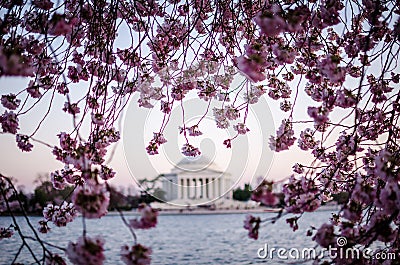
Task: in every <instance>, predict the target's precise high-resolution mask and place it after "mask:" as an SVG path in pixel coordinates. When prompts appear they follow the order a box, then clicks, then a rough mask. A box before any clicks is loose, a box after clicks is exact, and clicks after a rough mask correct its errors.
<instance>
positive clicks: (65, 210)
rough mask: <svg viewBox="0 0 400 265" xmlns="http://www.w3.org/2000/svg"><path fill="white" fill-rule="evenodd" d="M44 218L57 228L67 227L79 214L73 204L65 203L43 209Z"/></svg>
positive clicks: (50, 205)
mask: <svg viewBox="0 0 400 265" xmlns="http://www.w3.org/2000/svg"><path fill="white" fill-rule="evenodd" d="M43 216H44V218H45V220H46V221H51V222H53V223H54V224H55V225H56V226H59V227H60V226H66V225H67V223H70V222H72V221H73V220H74V218H75V217H76V216H77V212H76V210H75V207H74V205H73V204H72V203H67V202H65V201H64V202H63V204H62V205H61V206H58V205H53V204H48V205H47V206H46V207H45V208H44V209H43Z"/></svg>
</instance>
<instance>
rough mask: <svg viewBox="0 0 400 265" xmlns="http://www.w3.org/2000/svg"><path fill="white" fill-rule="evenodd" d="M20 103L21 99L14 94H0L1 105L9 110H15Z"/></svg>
mask: <svg viewBox="0 0 400 265" xmlns="http://www.w3.org/2000/svg"><path fill="white" fill-rule="evenodd" d="M20 103H21V100H20V99H18V98H17V97H16V96H15V95H14V94H9V95H2V96H1V105H3V107H5V108H7V109H9V110H16V109H17V108H18V106H19V104H20Z"/></svg>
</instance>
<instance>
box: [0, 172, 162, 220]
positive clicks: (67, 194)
mask: <svg viewBox="0 0 400 265" xmlns="http://www.w3.org/2000/svg"><path fill="white" fill-rule="evenodd" d="M35 183H36V184H37V185H36V187H35V189H34V191H33V193H25V192H24V191H23V189H22V188H20V189H19V190H18V194H14V195H13V196H12V197H10V200H9V201H10V202H9V207H10V208H11V210H12V211H13V212H14V213H18V212H21V213H22V211H25V212H26V213H29V214H32V215H42V210H43V208H44V207H46V206H47V205H48V204H50V203H51V204H55V205H60V204H61V203H62V202H63V201H67V202H70V201H71V195H72V193H73V191H74V189H75V187H74V186H66V187H65V188H64V189H62V190H57V189H55V188H54V187H53V184H52V183H51V181H50V180H48V177H39V178H38V179H37V180H36V181H35ZM108 191H109V192H110V204H109V207H108V210H109V211H115V210H123V211H129V210H132V209H135V208H138V206H139V204H141V203H146V204H149V203H151V202H154V201H159V200H158V199H157V198H159V197H158V196H156V197H157V198H155V197H153V196H152V195H150V193H149V192H145V191H142V192H140V194H138V195H125V194H123V193H122V192H119V191H117V189H116V188H115V187H114V186H111V185H108ZM156 192H158V193H161V195H162V191H161V190H157V191H156ZM21 206H22V207H23V209H21ZM2 209H4V211H2ZM6 209H7V205H5V204H4V205H0V215H4V214H6V213H7V211H6Z"/></svg>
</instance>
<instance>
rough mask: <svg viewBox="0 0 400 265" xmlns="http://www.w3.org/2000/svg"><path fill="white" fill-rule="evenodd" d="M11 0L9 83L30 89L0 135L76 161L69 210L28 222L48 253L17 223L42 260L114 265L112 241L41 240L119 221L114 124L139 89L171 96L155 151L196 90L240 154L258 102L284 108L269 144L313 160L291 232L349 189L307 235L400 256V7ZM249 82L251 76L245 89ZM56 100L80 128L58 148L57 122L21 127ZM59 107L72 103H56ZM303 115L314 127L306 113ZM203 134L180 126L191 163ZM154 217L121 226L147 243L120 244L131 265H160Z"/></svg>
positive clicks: (70, 171)
mask: <svg viewBox="0 0 400 265" xmlns="http://www.w3.org/2000/svg"><path fill="white" fill-rule="evenodd" d="M0 6H1V12H0V14H1V17H0V36H1V38H0V76H1V78H3V79H7V78H10V77H13V76H14V77H26V78H27V79H29V80H30V81H29V84H28V86H27V87H25V88H22V89H15V91H14V92H13V93H9V94H4V95H2V96H1V104H2V106H3V108H4V112H3V113H2V114H1V116H0V123H1V127H2V131H3V133H8V134H14V135H15V139H16V143H17V146H18V147H19V148H20V149H21V151H22V152H30V151H31V150H32V149H33V148H35V146H34V145H35V144H46V145H47V146H48V147H49V148H50V149H51V152H52V154H53V155H54V158H55V159H56V160H58V161H61V162H62V163H63V164H64V165H65V167H64V168H62V169H60V170H58V171H56V172H53V173H52V174H51V179H52V182H53V185H54V188H56V189H62V188H63V187H65V186H67V185H70V186H71V185H72V186H74V187H75V189H74V192H73V194H72V203H71V204H68V203H63V204H61V205H48V206H47V207H46V208H45V209H44V212H43V216H44V219H43V220H42V221H41V222H40V227H39V229H38V228H37V227H35V226H34V225H33V224H32V225H31V228H32V230H33V231H35V240H36V241H38V242H41V246H42V248H43V250H44V251H43V257H38V256H36V255H35V254H34V253H33V252H32V250H31V249H30V246H29V242H28V241H27V239H26V237H24V235H23V234H22V232H21V231H20V230H18V229H17V230H15V231H17V233H18V234H19V236H20V237H21V238H22V239H23V247H26V248H28V249H29V250H30V251H31V253H32V257H33V259H34V260H35V261H36V262H38V263H42V262H45V261H46V262H47V264H65V260H64V259H65V258H66V257H67V258H68V259H69V260H70V261H71V262H73V263H74V264H103V262H104V259H105V257H104V253H103V250H104V249H103V245H104V240H103V239H102V238H101V237H95V236H89V235H86V232H85V231H84V232H83V235H82V237H80V238H78V239H77V241H76V243H74V242H71V243H70V244H69V245H68V246H61V249H62V250H64V251H65V253H66V255H65V256H66V257H61V256H59V255H56V254H53V252H52V249H51V247H50V246H49V245H46V244H45V243H44V242H43V241H42V240H41V239H40V234H39V233H37V232H36V231H38V232H47V231H48V230H49V227H48V224H49V222H51V223H53V224H54V225H56V226H66V225H67V226H68V223H69V222H71V221H73V220H74V219H75V217H76V216H77V215H78V214H80V215H81V216H82V217H83V218H100V217H102V216H104V215H105V214H106V213H107V206H108V203H109V192H108V184H107V181H108V180H109V179H111V178H114V177H117V174H116V172H114V171H113V169H112V168H110V167H109V166H108V165H107V163H106V161H105V156H106V155H107V152H108V151H109V149H110V146H111V145H112V144H113V143H116V142H117V141H118V140H119V138H120V133H119V129H118V126H117V121H118V119H119V117H120V116H121V115H122V113H123V111H124V109H125V108H126V106H127V102H128V101H129V100H130V99H131V98H133V97H134V96H136V95H138V100H137V104H138V105H139V106H140V107H143V108H153V107H154V106H155V105H156V104H157V103H159V104H160V106H161V109H160V112H161V113H162V114H163V115H164V119H163V121H162V123H161V124H160V127H159V128H160V129H159V131H156V132H154V136H153V138H152V140H151V141H150V142H149V144H148V147H147V148H146V150H147V152H148V154H149V155H157V154H158V150H159V148H160V146H161V145H162V144H164V143H165V142H166V141H168V139H166V138H165V137H164V136H163V131H164V130H165V128H166V126H167V124H168V121H169V117H170V115H171V110H172V108H173V107H174V106H176V105H178V106H181V108H182V112H184V104H183V102H184V101H185V99H186V98H187V97H188V95H197V97H198V98H199V99H201V100H204V101H205V102H209V103H210V102H211V101H216V102H218V103H219V106H220V107H218V108H217V107H216V108H213V109H210V108H206V109H205V110H204V113H208V112H212V113H213V115H214V116H215V121H216V126H217V127H218V128H221V129H226V128H229V127H231V128H233V129H234V130H235V131H236V132H237V135H236V136H235V137H232V138H231V139H222V140H221V141H223V143H224V145H225V146H226V147H227V148H231V146H232V145H234V144H235V142H234V139H236V137H240V135H243V134H246V133H247V132H248V131H249V130H251V128H248V127H247V125H246V120H247V119H246V118H247V114H248V109H249V106H250V105H252V104H257V102H258V100H259V98H260V97H262V96H265V95H267V96H269V97H270V98H272V99H273V100H276V101H278V102H279V105H280V110H281V111H282V112H284V113H286V118H285V119H284V120H282V123H281V125H280V126H279V129H278V130H277V132H276V135H274V136H271V138H270V139H265V141H269V143H270V147H271V149H273V150H274V151H276V152H281V151H285V150H288V149H290V148H291V147H292V146H293V145H295V144H296V143H297V144H298V146H299V148H300V149H301V150H303V151H304V152H308V153H309V154H310V155H311V156H312V157H313V158H314V160H313V161H312V163H310V164H309V165H302V164H296V165H293V171H294V172H293V173H294V175H293V176H292V177H291V178H290V180H289V182H288V183H287V184H286V185H285V186H284V188H283V193H284V195H285V200H284V202H285V203H284V205H282V210H284V211H285V212H286V213H292V214H295V217H291V218H288V219H287V221H288V223H289V224H290V225H291V226H292V227H293V229H296V228H297V220H298V219H299V218H301V216H302V215H303V214H305V213H306V212H312V211H315V210H317V209H318V208H319V207H320V206H321V204H322V203H323V202H326V201H329V200H331V198H332V196H334V195H336V194H340V193H344V194H346V195H347V196H346V198H345V200H343V201H342V202H341V203H340V210H339V212H338V213H337V214H335V215H334V216H333V217H332V219H331V220H327V223H326V224H324V225H323V226H321V227H320V228H316V229H315V230H314V231H311V232H310V233H311V235H313V239H314V240H315V241H316V242H317V243H318V244H319V245H321V246H322V247H325V246H327V245H335V244H337V242H336V239H337V238H338V237H340V236H344V237H346V238H347V240H348V244H347V245H346V246H345V247H352V246H356V245H357V246H360V247H361V248H363V247H368V246H370V245H371V244H372V243H374V242H378V241H380V242H384V243H385V246H386V249H385V250H389V251H393V252H399V248H400V236H399V228H400V184H399V183H400V171H399V168H400V148H399V133H400V132H399V116H400V104H399V101H400V89H399V85H398V84H399V79H400V75H399V68H398V59H399V41H400V22H399V12H400V10H399V6H400V5H399V3H398V1H377V0H362V1H359V0H346V1H344V0H320V1H319V0H309V1H292V0H277V1H272V0H271V1H269V0H258V1H251V0H242V1H224V0H222V1H211V0H191V1H187V0H186V1H183V0H181V1H180V0H165V1H159V0H137V1H125V0H110V1H104V0H96V1H77V0H66V1H54V2H52V1H50V0H33V1H24V0H3V1H0ZM237 76H244V77H245V78H244V81H243V82H240V83H239V84H237V83H235V82H234V79H235V78H236V77H237ZM77 85H79V86H80V87H84V88H85V90H84V92H83V93H82V91H80V93H81V94H82V96H81V97H80V98H79V99H76V98H75V97H74V96H73V95H74V93H75V92H74V89H75V88H76V87H77ZM303 93H304V95H305V96H304V97H302V96H301V95H302V94H303ZM46 95H51V102H50V107H49V108H57V109H60V110H62V111H64V112H66V113H68V114H69V115H70V117H71V119H72V121H73V124H74V128H73V129H72V130H71V131H70V132H63V131H57V130H55V131H54V133H55V134H56V135H57V136H58V138H59V144H58V145H56V146H52V145H50V144H47V143H44V142H43V141H41V140H40V139H36V133H37V131H38V129H39V128H40V127H41V125H42V122H43V121H44V120H45V119H46V118H47V114H45V115H44V117H43V120H42V122H40V123H39V124H38V125H37V128H36V129H35V130H34V131H32V132H26V131H25V130H24V124H20V122H19V121H20V118H21V117H23V116H25V115H27V114H28V113H30V112H33V111H35V108H36V106H38V105H40V104H45V102H44V98H45V96H46ZM241 96H242V97H243V98H244V101H240V100H238V98H239V97H241ZM54 98H62V99H64V102H65V103H64V104H62V105H61V106H60V105H58V104H54V100H53V99H54ZM304 98H306V100H305V99H304ZM303 100H305V101H306V102H310V103H307V105H309V106H307V107H306V109H305V110H304V107H303V104H302V102H301V101H303ZM209 106H210V104H209ZM301 111H305V112H306V113H307V115H308V119H305V120H304V119H299V118H298V117H297V114H298V113H300V112H301ZM199 125H200V123H199V124H197V125H194V126H187V125H186V123H185V121H182V125H181V128H180V133H181V134H182V135H183V136H184V138H185V139H186V142H185V144H184V145H183V146H182V153H183V154H184V155H186V156H197V155H199V154H200V153H201V150H200V149H199V147H196V146H194V145H193V144H192V143H191V139H193V138H192V137H196V136H199V135H201V134H202V132H201V130H200V126H199ZM297 129H298V130H297ZM85 130H88V132H87V131H85ZM0 187H1V197H0V198H1V199H0V202H1V203H2V205H3V206H4V210H5V211H8V212H9V213H11V214H12V209H11V207H10V204H9V202H8V198H9V197H10V196H12V194H13V193H15V192H16V190H15V187H14V186H13V184H12V182H11V181H10V179H9V178H8V177H5V176H2V175H1V179H0ZM252 198H253V199H254V200H256V201H260V202H263V203H267V204H276V203H277V200H276V199H275V198H274V197H273V194H272V193H271V184H270V182H262V183H261V184H260V185H259V186H258V188H257V189H256V190H255V192H254V194H253V196H252ZM141 214H142V216H141V219H139V220H130V221H127V220H125V219H124V217H123V220H124V221H125V224H126V225H127V228H128V229H129V230H130V231H131V232H132V235H133V237H134V244H133V245H132V246H122V248H121V259H122V260H123V261H124V262H125V263H126V264H149V262H150V254H151V249H149V248H148V247H145V246H142V245H140V244H139V243H138V242H136V241H137V240H136V235H135V233H134V229H145V228H151V227H154V226H155V225H156V222H157V213H156V212H155V211H153V210H152V209H151V208H149V206H145V205H143V206H142V207H141ZM282 216H283V214H280V215H279V216H277V217H276V218H280V217H282ZM27 218H28V217H27ZM276 218H274V219H273V220H272V221H274V220H276ZM268 221H271V220H262V219H261V218H260V217H254V216H248V217H247V218H246V220H245V226H244V227H245V228H246V229H248V230H249V236H250V237H251V238H255V239H257V237H258V234H259V228H260V224H261V223H262V222H268ZM13 227H18V224H17V223H14V224H12V225H11V226H10V227H4V228H3V227H2V228H1V230H0V239H3V238H8V237H10V236H13V229H12V228H13ZM260 233H262V231H260ZM14 236H16V235H14ZM5 240H6V239H5ZM385 250H383V251H385ZM333 262H335V263H337V264H350V263H351V264H355V263H354V262H355V261H354V260H353V261H349V260H344V259H339V258H337V259H335V260H333ZM356 262H358V263H360V264H367V263H371V264H377V263H379V262H380V261H379V260H358V261H356ZM389 262H390V261H389ZM385 264H388V261H386V263H385Z"/></svg>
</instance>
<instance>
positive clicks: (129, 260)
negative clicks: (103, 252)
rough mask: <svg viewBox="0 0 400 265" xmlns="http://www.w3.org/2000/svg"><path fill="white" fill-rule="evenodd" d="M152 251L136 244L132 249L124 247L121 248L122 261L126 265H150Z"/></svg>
mask: <svg viewBox="0 0 400 265" xmlns="http://www.w3.org/2000/svg"><path fill="white" fill-rule="evenodd" d="M151 253H152V251H151V249H150V248H147V247H145V246H143V245H140V244H136V245H133V246H132V247H129V246H127V245H124V246H122V247H121V252H120V254H121V260H122V261H123V262H124V263H125V264H126V265H150V262H151Z"/></svg>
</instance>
